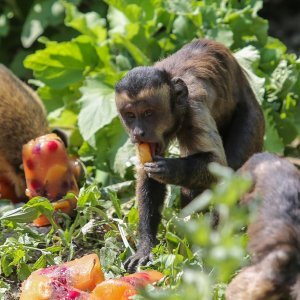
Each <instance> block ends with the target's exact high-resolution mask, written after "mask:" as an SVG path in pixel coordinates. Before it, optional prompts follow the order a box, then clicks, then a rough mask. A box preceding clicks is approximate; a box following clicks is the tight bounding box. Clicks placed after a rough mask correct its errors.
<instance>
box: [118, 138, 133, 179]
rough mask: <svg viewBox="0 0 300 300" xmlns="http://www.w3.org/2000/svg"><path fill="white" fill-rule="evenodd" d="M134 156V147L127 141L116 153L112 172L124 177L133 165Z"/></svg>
mask: <svg viewBox="0 0 300 300" xmlns="http://www.w3.org/2000/svg"><path fill="white" fill-rule="evenodd" d="M135 155H136V152H135V147H134V145H133V144H132V143H131V142H130V141H129V140H127V142H126V143H125V144H124V145H123V146H121V147H120V148H119V149H118V151H117V153H116V158H115V163H114V171H115V172H116V173H119V174H120V175H121V176H122V177H124V175H125V173H126V170H127V169H128V168H129V167H131V166H132V165H133V160H132V159H133V157H134V156H135Z"/></svg>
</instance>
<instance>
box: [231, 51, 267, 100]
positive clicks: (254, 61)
mask: <svg viewBox="0 0 300 300" xmlns="http://www.w3.org/2000/svg"><path fill="white" fill-rule="evenodd" d="M234 56H235V58H236V59H237V60H238V62H239V64H240V65H241V66H242V68H243V70H244V71H245V73H246V75H247V77H248V80H249V83H250V85H251V88H252V90H253V92H254V94H255V96H256V99H257V100H258V101H259V102H260V103H262V102H263V97H264V93H265V88H264V84H265V78H261V77H258V76H257V75H256V74H255V67H256V66H257V65H258V63H259V59H260V55H259V52H258V51H257V50H256V48H255V47H253V46H247V47H245V48H243V49H241V50H239V51H237V52H235V54H234Z"/></svg>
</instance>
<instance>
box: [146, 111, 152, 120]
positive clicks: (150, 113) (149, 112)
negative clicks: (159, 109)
mask: <svg viewBox="0 0 300 300" xmlns="http://www.w3.org/2000/svg"><path fill="white" fill-rule="evenodd" d="M152 114H153V112H152V110H146V111H145V112H144V117H146V118H147V117H151V116H152Z"/></svg>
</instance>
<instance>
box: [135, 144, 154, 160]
mask: <svg viewBox="0 0 300 300" xmlns="http://www.w3.org/2000/svg"><path fill="white" fill-rule="evenodd" d="M137 155H138V158H139V160H140V162H141V163H142V164H144V163H146V162H150V161H152V156H151V149H150V145H149V144H147V143H141V144H138V145H137Z"/></svg>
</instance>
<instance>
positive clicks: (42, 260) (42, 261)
mask: <svg viewBox="0 0 300 300" xmlns="http://www.w3.org/2000/svg"><path fill="white" fill-rule="evenodd" d="M46 265H47V260H46V257H45V255H41V256H40V257H39V258H38V260H37V261H36V262H35V263H34V265H33V269H34V270H38V269H42V268H45V267H46Z"/></svg>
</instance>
